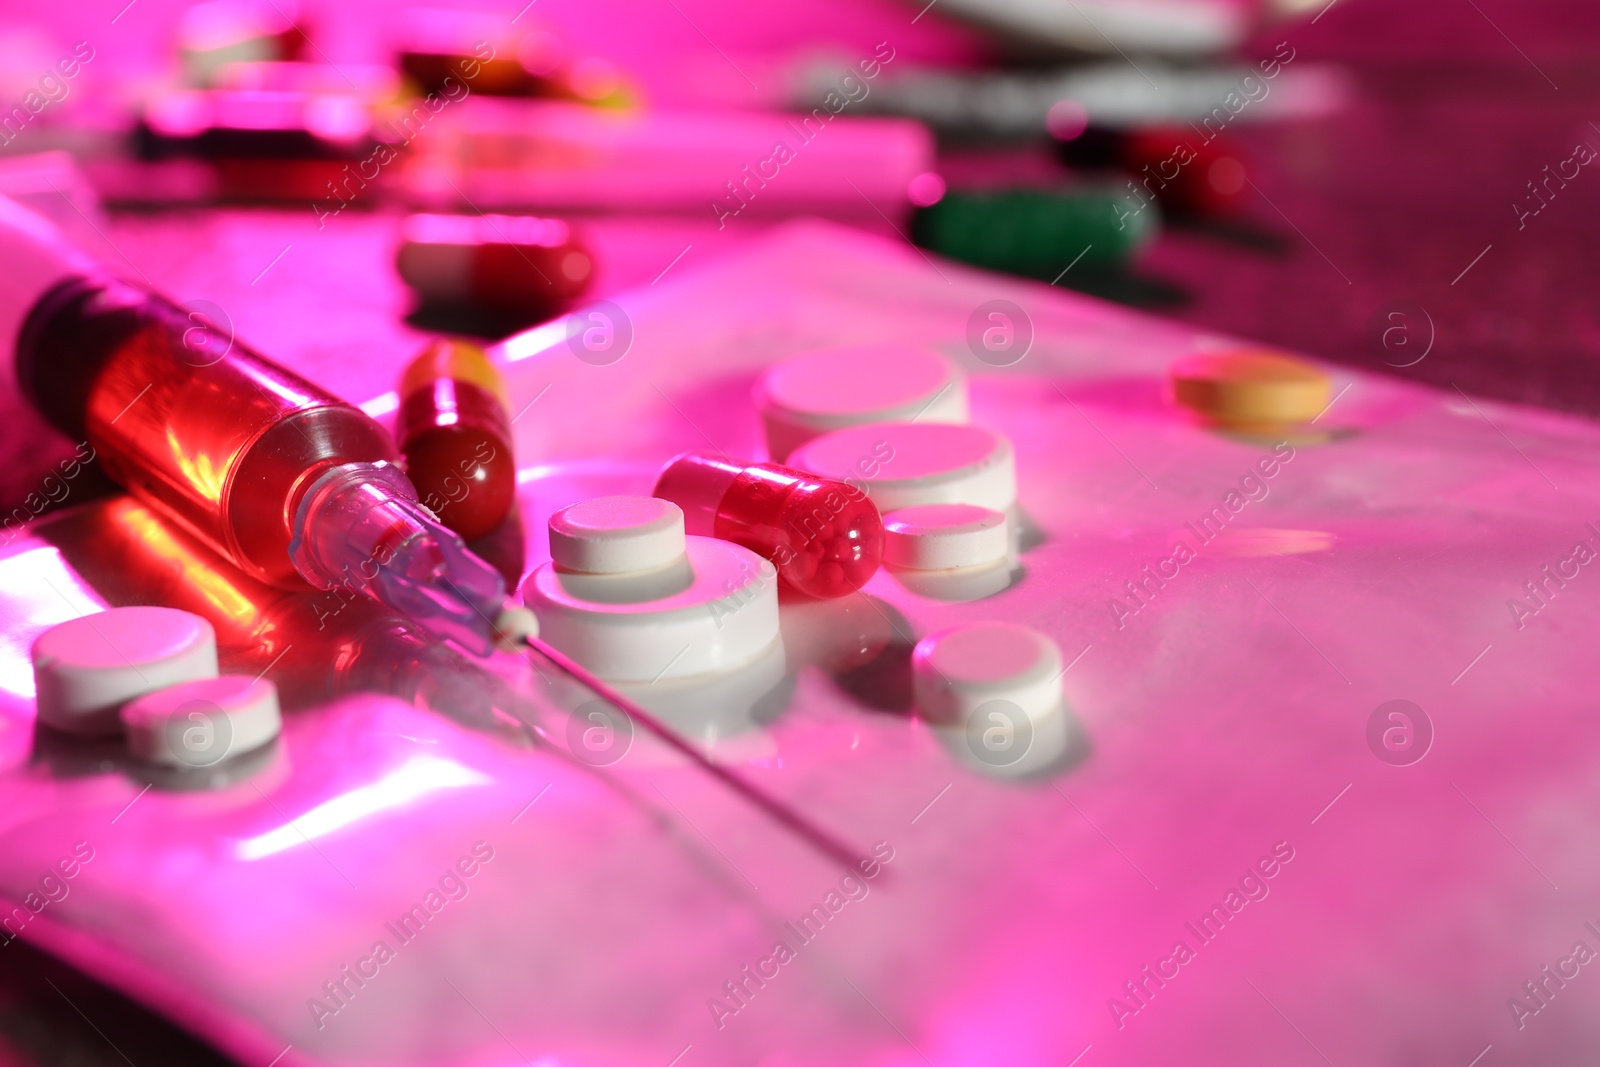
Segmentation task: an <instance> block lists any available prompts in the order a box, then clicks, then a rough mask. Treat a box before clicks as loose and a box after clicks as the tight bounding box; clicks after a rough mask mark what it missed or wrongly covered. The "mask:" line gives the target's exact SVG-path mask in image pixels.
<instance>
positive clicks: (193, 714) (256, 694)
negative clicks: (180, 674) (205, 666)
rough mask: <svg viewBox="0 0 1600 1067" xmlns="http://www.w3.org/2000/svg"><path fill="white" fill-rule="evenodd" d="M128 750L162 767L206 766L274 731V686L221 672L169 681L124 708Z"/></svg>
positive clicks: (257, 744)
mask: <svg viewBox="0 0 1600 1067" xmlns="http://www.w3.org/2000/svg"><path fill="white" fill-rule="evenodd" d="M122 725H123V728H124V729H125V730H126V731H127V733H128V751H129V752H131V753H133V755H134V756H135V757H137V758H138V759H142V760H144V761H146V762H147V763H156V764H160V765H162V766H165V767H209V766H211V765H212V764H215V763H220V762H222V761H223V760H225V759H227V758H229V757H230V756H237V755H240V754H242V753H245V752H249V751H251V750H253V749H257V748H260V747H261V746H262V745H264V744H266V743H267V742H268V741H271V740H272V739H273V738H275V737H277V736H278V731H279V730H280V729H282V727H283V720H282V718H281V717H280V715H279V713H278V688H277V686H275V685H273V684H272V683H271V682H269V681H267V680H266V679H265V678H250V677H248V676H246V675H243V674H224V675H221V676H219V677H216V678H200V679H197V680H195V681H192V682H184V683H182V684H180V685H174V686H169V687H168V688H166V689H160V690H157V691H156V692H154V693H146V694H145V695H144V696H142V697H139V698H138V699H136V700H133V701H131V702H130V703H129V704H128V705H127V706H126V707H124V708H123V709H122Z"/></svg>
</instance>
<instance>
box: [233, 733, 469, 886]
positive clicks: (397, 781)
mask: <svg viewBox="0 0 1600 1067" xmlns="http://www.w3.org/2000/svg"><path fill="white" fill-rule="evenodd" d="M489 782H490V779H489V778H488V777H487V776H485V775H484V774H482V773H481V772H479V771H475V770H473V769H471V768H470V767H464V766H462V765H461V764H459V763H456V762H454V761H452V760H447V759H439V758H437V757H434V756H418V757H416V758H414V759H412V760H409V761H407V762H406V763H404V764H402V765H401V766H400V767H399V768H397V769H395V770H393V771H391V772H389V773H388V774H386V775H384V776H383V777H382V778H379V779H378V780H377V781H375V782H371V783H369V784H367V785H363V786H357V787H356V788H355V789H352V790H350V791H349V792H347V793H341V794H340V795H338V796H336V797H334V798H333V799H331V800H326V801H323V802H322V803H321V804H318V805H317V806H316V807H314V808H312V809H311V810H310V811H308V812H305V813H304V814H302V815H299V816H297V817H295V818H292V819H290V820H289V821H288V822H287V823H285V824H284V825H282V826H279V827H277V828H276V829H273V830H268V831H267V832H266V833H264V834H261V835H259V836H256V837H252V838H249V839H248V840H245V841H241V842H239V844H238V845H237V846H236V847H235V848H234V855H236V856H237V857H238V858H239V859H241V860H259V859H265V858H266V857H268V856H274V855H277V854H278V853H280V852H283V851H284V850H286V849H291V848H295V847H296V846H298V845H303V844H307V843H308V842H310V841H313V840H315V839H317V838H319V837H326V836H327V835H328V834H331V833H333V832H334V831H336V830H342V829H343V828H345V827H346V826H350V825H352V824H354V823H357V822H360V821H361V820H362V819H366V818H369V817H371V816H373V815H377V814H379V813H380V812H386V811H392V810H395V809H398V808H403V807H405V806H406V805H407V804H409V803H411V802H412V801H413V800H416V799H418V798H419V797H423V796H427V795H428V794H430V793H435V792H438V791H439V790H441V789H460V788H464V787H466V786H477V785H487V784H489Z"/></svg>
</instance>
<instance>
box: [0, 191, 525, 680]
mask: <svg viewBox="0 0 1600 1067" xmlns="http://www.w3.org/2000/svg"><path fill="white" fill-rule="evenodd" d="M5 387H10V388H11V389H12V390H20V392H21V394H22V395H23V397H24V398H25V399H26V400H27V401H28V402H29V403H30V404H31V405H32V406H33V407H34V408H35V409H37V410H38V411H39V412H40V413H41V414H43V415H44V416H45V418H46V419H48V420H49V421H50V422H51V423H52V424H53V425H55V426H56V427H57V428H59V429H60V430H62V431H63V432H65V433H67V434H69V435H71V436H73V437H74V438H77V439H80V440H86V441H87V442H88V443H89V445H90V446H91V447H93V449H94V451H95V454H96V455H97V456H98V457H99V458H100V460H101V462H102V463H103V464H104V466H105V469H106V473H107V474H109V475H110V476H111V477H112V478H113V479H114V480H116V481H117V482H118V483H120V484H121V485H123V486H124V487H126V488H127V489H128V490H129V491H130V492H131V493H133V494H134V495H135V496H137V497H139V498H140V499H141V500H143V501H144V502H145V503H147V504H149V505H150V506H151V507H152V508H154V509H155V510H157V511H158V512H160V513H161V514H162V515H163V516H165V517H166V518H168V519H170V520H172V521H173V522H175V523H176V524H178V525H179V526H181V527H183V528H184V529H186V530H187V531H189V532H190V533H192V534H194V535H195V536H196V537H198V538H199V539H200V540H202V541H204V542H205V543H206V544H207V545H208V546H210V547H211V548H212V549H214V550H216V551H217V552H218V553H220V554H221V555H222V556H223V557H225V558H226V559H228V560H229V561H231V562H232V563H234V564H235V565H236V566H238V567H239V568H240V569H242V570H244V571H245V572H246V573H248V574H249V575H251V576H252V577H254V578H256V579H258V580H260V581H265V582H269V583H271V584H274V585H281V586H290V587H293V586H298V585H300V584H301V583H302V582H305V583H310V584H311V585H312V586H315V587H316V588H319V589H335V588H342V589H346V590H349V591H350V592H352V593H355V594H365V595H367V596H370V597H372V598H373V599H375V600H377V601H379V602H380V603H382V604H384V605H386V606H388V607H389V608H391V609H393V610H394V611H396V612H398V613H400V614H401V615H404V616H405V617H406V618H408V619H410V620H411V621H412V622H414V623H416V624H417V625H418V626H420V627H421V628H422V629H424V630H425V631H427V632H428V633H430V634H432V635H434V636H436V637H440V638H448V639H450V640H453V641H455V642H457V643H458V644H460V645H461V646H462V647H464V648H466V649H468V650H470V651H472V652H475V653H479V654H482V653H487V652H488V651H489V649H490V647H491V644H492V639H493V635H494V626H493V622H492V620H493V619H494V618H495V617H496V616H497V614H498V613H499V611H500V610H501V607H502V605H503V604H504V602H505V592H506V589H505V581H504V579H502V578H501V576H500V575H499V573H498V572H496V571H495V570H494V569H493V568H492V567H490V566H489V565H488V564H487V563H485V562H483V561H482V560H481V559H479V558H478V557H477V556H475V555H473V554H472V553H471V552H469V551H468V550H467V548H466V546H465V545H464V544H463V543H462V541H461V539H460V538H459V537H458V536H457V535H456V534H455V533H453V532H451V531H450V530H448V529H446V528H445V527H444V526H442V525H440V524H439V522H438V521H437V520H436V519H435V518H434V516H433V515H432V514H431V513H430V512H429V511H428V510H427V509H425V508H424V507H423V506H422V505H421V504H419V503H418V502H417V494H416V491H415V490H414V489H413V488H412V486H411V483H410V481H408V480H407V478H406V476H405V474H404V473H403V472H402V471H401V469H400V467H399V466H398V463H399V457H398V455H397V454H396V452H395V449H394V445H393V443H392V442H391V441H390V439H389V435H388V434H387V433H386V432H385V431H384V429H383V427H381V426H379V425H378V424H377V423H376V422H374V421H373V420H372V419H371V418H369V417H368V416H367V415H365V414H363V413H362V412H361V411H360V410H358V409H357V408H355V407H352V406H351V405H350V404H348V403H346V402H344V401H343V400H340V399H339V398H338V397H336V396H333V395H332V394H331V393H328V392H326V391H325V390H323V389H320V388H318V387H317V386H315V385H312V384H311V383H310V382H308V381H306V380H305V379H303V378H301V377H300V376H299V375H296V374H294V373H292V372H291V371H288V370H285V369H284V368H282V367H280V366H278V365H276V364H274V363H272V362H271V361H269V360H268V359H266V358H265V357H263V356H261V355H259V354H257V353H256V352H254V351H252V350H250V349H249V348H248V347H246V346H245V345H243V344H240V343H238V342H237V341H235V340H234V339H233V338H232V337H230V336H228V335H227V334H225V333H223V332H222V331H220V330H218V329H217V328H216V327H215V326H214V325H213V324H212V323H211V322H209V321H207V320H206V319H204V318H203V317H201V316H199V315H197V314H195V313H192V312H190V311H187V310H185V309H184V308H181V307H179V306H177V305H176V304H175V303H173V302H172V301H170V300H168V299H167V298H166V297H163V296H160V295H158V294H156V293H151V292H148V291H145V290H143V289H139V288H136V287H134V286H132V285H129V284H127V283H125V282H122V281H119V280H117V279H116V278H115V277H113V276H112V275H111V273H110V272H109V271H108V270H107V269H106V268H105V267H103V266H102V265H100V264H97V263H95V262H94V261H93V260H92V259H90V258H89V257H87V256H85V255H84V254H82V253H81V252H79V251H77V250H76V249H74V248H73V247H72V246H70V245H69V244H68V243H67V242H66V241H65V240H64V239H63V238H62V236H61V235H60V234H59V233H57V232H56V231H55V229H54V227H52V226H51V225H50V224H49V223H48V222H46V221H45V220H43V219H41V218H39V217H38V216H36V215H34V214H32V213H31V212H29V211H27V210H26V209H24V208H22V207H20V206H19V205H17V204H16V203H15V202H14V201H11V200H9V199H6V198H5V197H0V388H5Z"/></svg>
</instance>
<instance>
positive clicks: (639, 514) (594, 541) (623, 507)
mask: <svg viewBox="0 0 1600 1067" xmlns="http://www.w3.org/2000/svg"><path fill="white" fill-rule="evenodd" d="M683 553H684V532H683V509H682V508H680V507H678V505H676V504H674V503H673V502H672V501H670V500H662V499H661V498H660V497H654V496H601V497H595V498H594V499H593V500H583V501H580V502H578V503H576V504H570V505H568V506H567V507H564V508H562V509H561V510H560V511H558V512H556V513H555V514H554V515H551V516H550V556H551V558H552V559H554V560H555V562H556V566H558V567H561V568H562V569H564V570H569V571H578V572H580V573H583V574H627V573H629V572H631V571H644V570H653V569H654V568H656V567H664V566H666V565H667V564H668V563H671V562H673V561H674V560H676V559H678V558H680V557H681V556H682V555H683Z"/></svg>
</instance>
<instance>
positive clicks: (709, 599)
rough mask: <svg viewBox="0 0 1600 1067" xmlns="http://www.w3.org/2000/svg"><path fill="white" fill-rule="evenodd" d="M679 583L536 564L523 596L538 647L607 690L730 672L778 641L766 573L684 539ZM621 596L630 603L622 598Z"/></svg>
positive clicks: (736, 553) (749, 560)
mask: <svg viewBox="0 0 1600 1067" xmlns="http://www.w3.org/2000/svg"><path fill="white" fill-rule="evenodd" d="M685 541H686V542H687V543H686V548H687V559H686V561H685V566H684V567H683V571H684V573H683V579H684V580H683V581H681V582H671V583H669V584H666V585H665V586H664V587H663V586H662V583H660V582H658V581H656V580H655V576H657V575H667V576H669V577H672V576H674V568H671V567H668V568H665V569H663V570H661V571H653V572H646V573H645V574H643V575H631V574H629V575H600V574H580V573H572V572H567V571H563V570H560V569H558V568H557V567H556V566H555V565H554V564H545V565H544V566H542V567H540V568H539V569H538V570H536V571H534V573H533V575H532V577H530V578H529V579H528V580H527V582H526V583H524V584H523V587H522V595H523V598H524V600H525V601H526V602H527V604H528V606H529V607H531V608H532V609H533V610H534V613H535V614H536V615H538V617H539V630H540V634H541V636H542V637H543V639H544V640H546V641H548V642H549V643H550V644H552V645H554V646H555V647H556V648H558V649H560V650H561V651H562V652H565V653H566V654H567V655H569V656H571V657H572V658H573V659H575V660H577V661H578V662H579V663H581V664H583V666H585V667H587V668H588V669H589V670H591V671H593V672H594V673H595V674H597V675H599V676H600V677H602V678H605V679H608V680H610V681H618V682H657V681H665V680H668V679H672V678H685V677H689V676H693V675H701V674H707V673H710V672H713V671H723V670H729V669H732V668H734V667H739V666H743V665H744V664H746V663H748V662H750V661H751V660H753V659H755V658H756V657H757V656H758V655H760V654H762V653H763V652H766V651H767V650H768V649H770V648H771V646H772V644H773V642H775V641H777V640H778V581H777V578H778V576H777V572H776V571H775V570H774V568H773V566H772V564H771V563H769V562H768V561H767V560H764V559H762V558H761V557H760V556H758V555H756V554H755V553H754V552H752V551H750V550H749V549H748V548H744V547H742V546H740V545H736V544H734V543H733V542H732V541H723V540H721V539H719V538H715V537H696V536H693V535H690V536H689V537H687V538H686V539H685ZM630 590H632V591H633V592H634V594H635V595H628V594H629V592H630Z"/></svg>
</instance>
